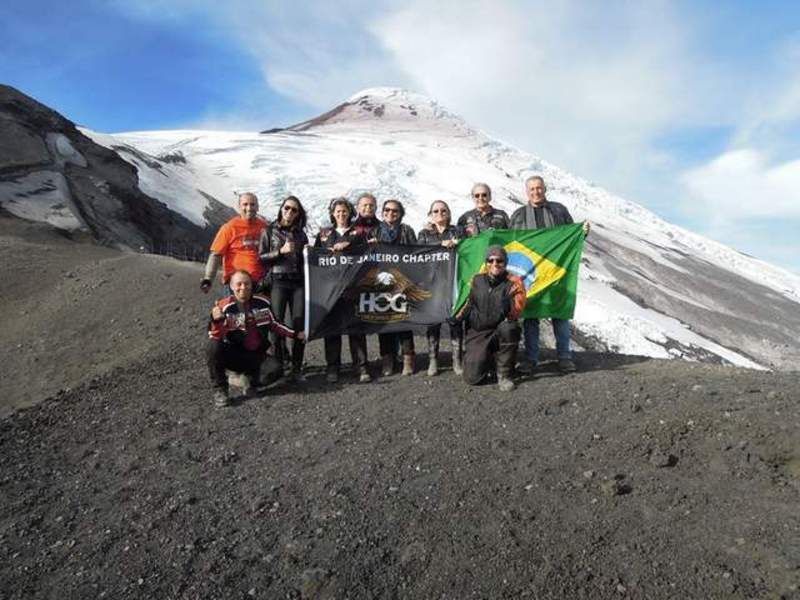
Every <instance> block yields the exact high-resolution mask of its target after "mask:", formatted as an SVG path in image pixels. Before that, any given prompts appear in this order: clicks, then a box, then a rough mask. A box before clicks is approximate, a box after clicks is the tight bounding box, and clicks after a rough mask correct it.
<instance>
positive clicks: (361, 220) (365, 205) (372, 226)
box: [353, 192, 381, 244]
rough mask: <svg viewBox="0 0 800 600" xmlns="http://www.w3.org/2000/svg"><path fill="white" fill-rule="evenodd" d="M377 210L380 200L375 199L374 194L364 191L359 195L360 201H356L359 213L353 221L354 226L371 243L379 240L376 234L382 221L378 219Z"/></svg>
mask: <svg viewBox="0 0 800 600" xmlns="http://www.w3.org/2000/svg"><path fill="white" fill-rule="evenodd" d="M377 210H378V201H377V200H376V199H375V196H374V195H372V194H370V193H369V192H364V193H363V194H361V195H360V196H359V197H358V201H357V202H356V211H357V212H358V214H357V215H356V220H355V221H354V222H353V227H354V229H355V232H356V233H358V234H360V235H363V236H364V237H365V238H366V240H367V241H368V242H369V243H371V244H374V243H376V242H377V241H378V240H377V237H376V236H377V233H378V227H380V224H381V222H380V221H379V220H378V217H376V216H375V212H376V211H377Z"/></svg>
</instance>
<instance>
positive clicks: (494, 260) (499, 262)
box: [486, 258, 506, 265]
mask: <svg viewBox="0 0 800 600" xmlns="http://www.w3.org/2000/svg"><path fill="white" fill-rule="evenodd" d="M486 264H487V265H504V264H506V261H504V260H503V259H502V258H487V259H486Z"/></svg>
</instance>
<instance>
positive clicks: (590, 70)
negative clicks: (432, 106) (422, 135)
mask: <svg viewBox="0 0 800 600" xmlns="http://www.w3.org/2000/svg"><path fill="white" fill-rule="evenodd" d="M0 82H2V83H6V84H10V85H13V86H15V87H17V88H19V89H20V90H22V91H23V92H25V93H27V94H29V95H31V96H33V97H35V98H37V99H38V100H40V101H41V102H43V103H45V104H47V105H49V106H52V107H53V108H55V109H57V110H58V111H60V112H62V113H63V114H64V115H65V116H67V117H69V118H70V119H72V120H73V121H76V122H78V123H80V124H82V125H85V126H87V127H90V128H92V129H95V130H99V131H106V132H115V131H131V130H143V129H163V128H184V127H205V128H223V129H250V130H253V129H262V128H268V127H273V126H279V125H286V124H289V123H292V122H296V121H300V120H303V119H306V118H308V117H310V116H313V115H315V114H317V113H319V112H321V111H323V110H327V109H328V108H330V107H332V106H333V105H335V104H336V103H337V102H340V101H341V100H342V99H344V98H346V97H348V96H350V95H352V94H353V93H355V92H356V91H358V90H360V89H362V88H366V87H373V86H379V85H381V86H382V85H387V86H401V87H407V88H410V89H413V90H415V91H417V92H421V93H424V94H428V95H429V96H431V97H434V98H436V99H437V100H438V101H440V102H441V103H443V104H444V105H445V106H447V107H448V108H450V109H451V110H453V111H454V112H456V113H459V114H461V115H462V116H463V117H465V118H466V119H467V120H468V121H469V122H470V123H471V124H472V125H474V126H476V127H478V128H481V129H483V130H485V131H487V132H488V133H490V134H492V135H495V136H496V137H498V138H500V139H503V140H505V141H508V142H511V143H514V144H516V145H518V146H520V147H521V148H523V149H525V150H527V151H530V152H532V153H534V154H537V155H539V156H541V157H543V158H545V159H546V160H548V161H550V162H552V163H555V164H557V165H559V166H560V167H563V168H565V169H566V170H568V171H571V172H573V173H575V174H577V175H580V176H583V177H585V178H587V179H589V180H591V181H593V182H595V183H596V184H598V185H600V186H602V187H604V188H606V189H609V190H610V191H612V192H615V193H617V194H619V195H621V196H623V197H625V198H627V199H629V200H633V201H635V202H638V203H640V204H643V205H645V206H647V207H648V208H650V209H652V210H654V211H655V212H656V213H658V214H659V215H661V216H662V217H664V218H666V219H667V220H669V221H672V222H674V223H677V224H680V225H683V226H685V227H687V228H689V229H692V230H694V231H697V232H698V233H701V234H703V235H707V236H709V237H711V238H713V239H717V240H719V241H721V242H723V243H726V244H728V245H731V246H733V247H734V248H737V249H739V250H741V251H743V252H747V253H748V254H752V255H754V256H757V257H759V258H763V259H765V260H768V261H770V262H773V263H775V264H779V265H781V266H784V267H786V268H789V269H791V270H793V271H794V272H797V273H800V242H798V241H797V239H796V238H797V232H798V231H800V3H796V2H777V1H761V2H680V1H675V2H658V1H648V2H640V3H634V2H628V1H617V2H614V1H611V2H603V3H598V2H590V1H589V0H582V1H577V0H575V1H570V0H552V1H541V2H528V1H521V0H498V1H495V2H492V3H488V2H470V1H469V0H462V1H440V2H436V1H431V0H424V1H423V0H403V1H402V2H400V1H396V2H395V1H379V0H369V1H368V0H341V1H340V2H337V3H329V2H321V1H310V2H296V3H287V2H270V1H263V0H262V1H252V2H250V1H248V2H246V1H243V0H229V1H228V2H225V3H218V2H211V1H209V0H193V1H188V0H169V1H167V0H124V1H123V0H106V1H103V2H101V1H91V0H83V1H80V0H78V1H75V2H70V3H65V2H48V1H44V0H29V1H26V2H22V1H19V0H10V2H9V0H6V2H5V3H4V8H3V18H2V19H0Z"/></svg>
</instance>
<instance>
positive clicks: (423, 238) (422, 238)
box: [417, 225, 464, 246]
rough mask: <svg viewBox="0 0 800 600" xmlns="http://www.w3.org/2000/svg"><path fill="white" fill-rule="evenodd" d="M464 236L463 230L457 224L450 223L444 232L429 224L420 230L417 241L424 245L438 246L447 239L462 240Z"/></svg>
mask: <svg viewBox="0 0 800 600" xmlns="http://www.w3.org/2000/svg"><path fill="white" fill-rule="evenodd" d="M462 237H464V236H463V234H462V232H461V230H460V229H459V228H458V227H456V226H455V225H448V226H447V228H445V230H444V231H443V232H442V233H439V230H438V229H436V227H434V226H433V225H428V226H427V227H424V228H423V229H420V230H419V235H417V242H418V243H419V244H421V245H423V246H438V245H439V244H441V243H442V242H444V241H445V240H460V239H461V238H462Z"/></svg>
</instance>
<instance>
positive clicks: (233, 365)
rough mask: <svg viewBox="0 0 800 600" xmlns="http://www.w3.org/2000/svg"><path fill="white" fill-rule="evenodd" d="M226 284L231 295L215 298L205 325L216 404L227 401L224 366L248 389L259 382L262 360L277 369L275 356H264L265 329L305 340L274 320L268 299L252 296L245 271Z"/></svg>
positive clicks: (207, 351) (236, 273)
mask: <svg viewBox="0 0 800 600" xmlns="http://www.w3.org/2000/svg"><path fill="white" fill-rule="evenodd" d="M229 285H230V286H231V290H232V291H233V295H232V296H226V297H225V298H221V299H220V300H218V301H217V303H216V304H215V305H214V308H212V309H211V320H210V321H209V324H208V338H209V339H208V346H207V349H206V357H207V360H208V370H209V374H210V375H211V382H212V384H213V385H214V388H215V391H214V402H215V403H216V405H217V406H227V405H228V404H229V403H230V400H229V396H228V376H227V375H226V373H225V370H226V369H228V370H230V371H235V372H237V373H244V374H245V376H246V377H247V378H248V380H249V384H250V388H251V389H254V388H257V387H258V386H260V385H261V380H260V374H261V367H262V363H264V362H265V360H268V361H272V362H274V363H275V364H274V365H271V366H272V367H273V370H275V371H277V370H278V366H279V365H278V364H277V361H276V360H275V358H274V357H271V356H270V357H268V356H267V348H269V335H268V331H273V332H275V333H277V334H278V335H281V336H283V337H287V338H295V339H298V340H303V339H305V336H304V334H303V332H302V331H297V332H295V331H294V330H292V329H289V328H288V327H286V326H285V325H283V324H282V323H280V322H279V321H277V320H276V319H275V315H274V314H273V313H272V307H271V305H270V303H269V300H268V299H267V298H265V297H264V296H258V295H253V279H252V277H250V274H249V273H248V272H247V271H236V272H234V273H233V275H231V278H230V281H229Z"/></svg>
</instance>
